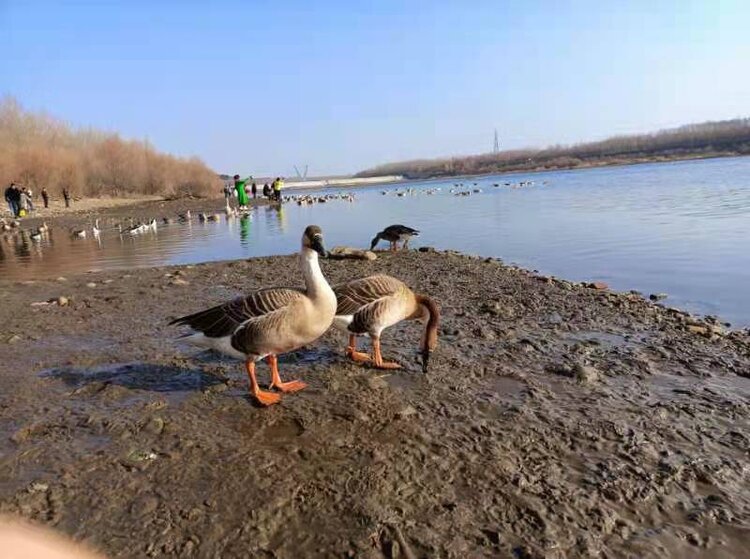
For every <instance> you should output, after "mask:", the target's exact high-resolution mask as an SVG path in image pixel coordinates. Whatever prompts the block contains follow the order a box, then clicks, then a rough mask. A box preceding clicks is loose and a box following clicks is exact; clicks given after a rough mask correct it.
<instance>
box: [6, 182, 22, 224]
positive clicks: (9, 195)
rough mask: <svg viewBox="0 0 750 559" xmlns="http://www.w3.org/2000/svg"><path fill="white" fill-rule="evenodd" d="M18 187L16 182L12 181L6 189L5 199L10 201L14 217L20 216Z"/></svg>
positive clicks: (9, 206)
mask: <svg viewBox="0 0 750 559" xmlns="http://www.w3.org/2000/svg"><path fill="white" fill-rule="evenodd" d="M18 193H19V191H18V189H17V188H16V184H15V183H10V186H9V187H8V188H6V189H5V201H6V202H8V209H9V210H10V213H11V215H12V216H13V217H16V216H18V210H19V209H20V208H19V207H18V199H19V196H18Z"/></svg>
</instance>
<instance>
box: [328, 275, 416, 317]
mask: <svg viewBox="0 0 750 559" xmlns="http://www.w3.org/2000/svg"><path fill="white" fill-rule="evenodd" d="M404 287H405V285H404V283H403V282H402V281H400V280H397V279H396V278H393V277H391V276H387V275H385V274H378V275H375V276H369V277H366V278H361V279H356V280H352V281H350V282H347V283H343V284H340V285H336V286H334V288H333V291H334V293H335V294H336V314H338V315H346V314H354V313H356V312H357V311H358V310H359V309H361V308H362V307H364V306H365V305H369V304H370V303H374V302H375V301H377V300H379V299H382V298H384V297H388V296H390V295H394V294H396V293H398V292H399V291H401V290H402V289H403V288H404Z"/></svg>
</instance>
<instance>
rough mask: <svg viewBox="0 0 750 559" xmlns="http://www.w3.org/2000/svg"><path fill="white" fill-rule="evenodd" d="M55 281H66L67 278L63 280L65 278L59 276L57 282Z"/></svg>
mask: <svg viewBox="0 0 750 559" xmlns="http://www.w3.org/2000/svg"><path fill="white" fill-rule="evenodd" d="M56 281H68V278H65V277H63V276H60V277H59V278H57V280H56Z"/></svg>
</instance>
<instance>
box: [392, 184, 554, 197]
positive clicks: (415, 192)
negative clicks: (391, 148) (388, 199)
mask: <svg viewBox="0 0 750 559" xmlns="http://www.w3.org/2000/svg"><path fill="white" fill-rule="evenodd" d="M536 184H537V183H535V182H534V181H519V182H516V183H512V182H504V183H502V184H501V183H499V182H495V183H492V187H493V188H500V187H502V186H505V187H508V188H511V189H517V188H528V187H532V186H535V185H536ZM539 184H540V185H542V186H547V185H548V184H549V183H548V182H547V181H542V182H541V183H539ZM441 190H442V187H440V186H436V187H433V188H414V187H406V188H403V189H402V188H395V189H391V190H382V191H381V192H380V194H382V195H383V196H396V197H397V198H404V197H406V196H419V195H426V196H432V195H434V194H437V193H438V192H440V191H441ZM448 192H449V194H452V195H453V196H471V195H472V194H481V193H482V192H483V190H482V189H481V188H479V183H477V182H474V183H472V184H471V185H469V184H467V183H463V182H456V183H453V187H452V188H450V190H449V191H448Z"/></svg>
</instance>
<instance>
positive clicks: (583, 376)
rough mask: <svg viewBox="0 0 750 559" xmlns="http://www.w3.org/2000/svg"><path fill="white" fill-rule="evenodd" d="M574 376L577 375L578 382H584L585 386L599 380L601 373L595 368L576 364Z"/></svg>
mask: <svg viewBox="0 0 750 559" xmlns="http://www.w3.org/2000/svg"><path fill="white" fill-rule="evenodd" d="M573 374H574V375H575V377H576V380H578V382H582V383H585V384H589V383H593V382H596V381H598V380H599V371H597V370H596V369H595V368H594V367H590V366H587V365H581V364H580V363H578V364H576V365H575V366H574V367H573Z"/></svg>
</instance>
